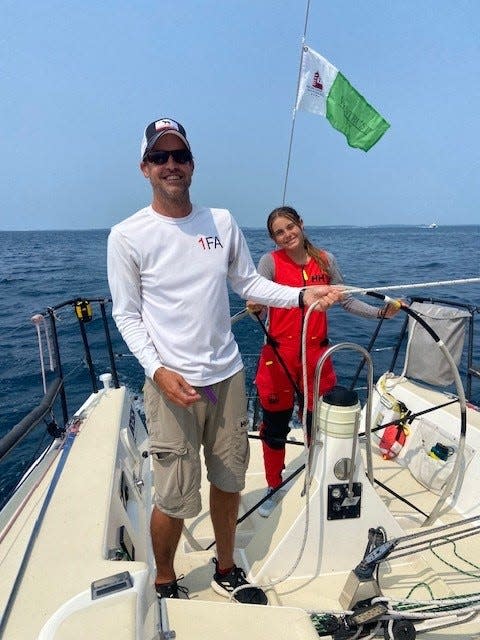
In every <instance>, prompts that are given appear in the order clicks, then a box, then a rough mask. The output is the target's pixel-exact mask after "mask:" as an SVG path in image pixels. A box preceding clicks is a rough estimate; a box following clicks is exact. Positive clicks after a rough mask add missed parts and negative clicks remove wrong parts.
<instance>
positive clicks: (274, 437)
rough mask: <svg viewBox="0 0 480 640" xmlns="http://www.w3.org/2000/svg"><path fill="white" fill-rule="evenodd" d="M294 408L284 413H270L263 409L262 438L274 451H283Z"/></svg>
mask: <svg viewBox="0 0 480 640" xmlns="http://www.w3.org/2000/svg"><path fill="white" fill-rule="evenodd" d="M292 413H293V408H292V409H285V410H284V411H268V410H267V409H263V429H262V436H263V437H264V439H265V442H266V443H267V444H268V446H269V447H271V448H272V449H283V448H284V447H285V440H286V438H287V435H288V432H289V431H290V427H289V426H288V424H289V422H290V419H291V417H292Z"/></svg>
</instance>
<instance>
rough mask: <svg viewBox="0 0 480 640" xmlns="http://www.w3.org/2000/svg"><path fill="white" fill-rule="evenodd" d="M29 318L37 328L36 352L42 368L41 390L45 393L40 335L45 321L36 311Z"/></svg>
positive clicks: (45, 383) (45, 382) (45, 384)
mask: <svg viewBox="0 0 480 640" xmlns="http://www.w3.org/2000/svg"><path fill="white" fill-rule="evenodd" d="M31 320H32V322H33V324H34V325H35V328H36V330H37V338H38V353H39V355H40V367H41V370H42V382H43V392H44V393H47V381H46V378H45V363H44V361H43V343H42V335H41V325H43V323H44V322H45V319H44V317H43V316H42V315H41V314H40V313H37V314H36V315H34V316H33V317H32V319H31Z"/></svg>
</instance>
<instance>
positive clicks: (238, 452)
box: [230, 416, 250, 490]
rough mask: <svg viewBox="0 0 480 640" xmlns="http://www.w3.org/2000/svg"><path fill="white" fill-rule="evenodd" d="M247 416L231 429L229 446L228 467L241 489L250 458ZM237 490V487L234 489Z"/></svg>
mask: <svg viewBox="0 0 480 640" xmlns="http://www.w3.org/2000/svg"><path fill="white" fill-rule="evenodd" d="M248 424H249V423H248V418H247V417H246V416H245V417H244V418H242V419H241V420H239V421H238V423H237V424H236V425H235V427H234V429H233V431H232V439H231V447H230V469H231V471H232V473H233V475H234V476H235V477H236V478H237V481H238V482H239V484H241V485H242V486H241V487H240V489H243V486H244V484H245V472H246V470H247V467H248V462H249V460H250V447H249V444H248ZM234 490H239V489H234Z"/></svg>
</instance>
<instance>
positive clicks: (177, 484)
mask: <svg viewBox="0 0 480 640" xmlns="http://www.w3.org/2000/svg"><path fill="white" fill-rule="evenodd" d="M151 453H152V457H153V472H154V484H155V494H156V496H155V501H156V503H157V504H158V506H160V507H162V508H163V509H164V510H165V511H167V512H169V511H172V512H175V511H177V510H179V509H181V508H182V506H183V504H184V500H185V496H186V495H188V494H189V493H190V492H191V491H192V490H193V487H194V481H195V476H194V471H193V466H192V460H191V456H189V453H188V447H187V445H186V444H184V443H175V442H172V443H162V444H155V445H152V446H151Z"/></svg>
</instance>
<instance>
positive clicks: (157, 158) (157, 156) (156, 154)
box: [145, 149, 193, 164]
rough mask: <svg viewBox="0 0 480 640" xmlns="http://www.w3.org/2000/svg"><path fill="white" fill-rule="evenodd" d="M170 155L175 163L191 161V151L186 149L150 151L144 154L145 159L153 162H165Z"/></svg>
mask: <svg viewBox="0 0 480 640" xmlns="http://www.w3.org/2000/svg"><path fill="white" fill-rule="evenodd" d="M170 156H172V158H173V160H174V162H176V163H177V164H186V163H187V162H191V161H192V159H193V158H192V152H191V151H189V150H188V149H173V150H172V151H150V152H149V153H147V154H145V160H146V161H147V162H152V163H153V164H167V162H168V159H169V158H170Z"/></svg>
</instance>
